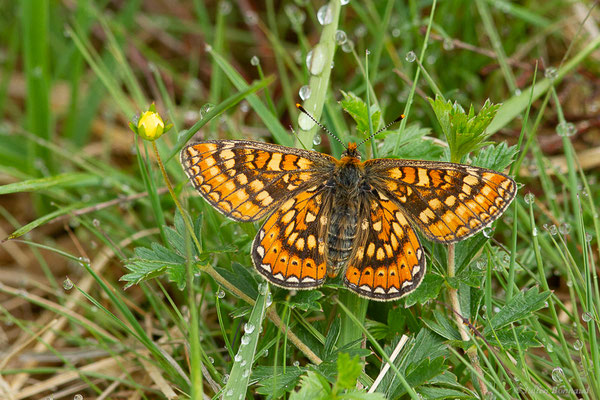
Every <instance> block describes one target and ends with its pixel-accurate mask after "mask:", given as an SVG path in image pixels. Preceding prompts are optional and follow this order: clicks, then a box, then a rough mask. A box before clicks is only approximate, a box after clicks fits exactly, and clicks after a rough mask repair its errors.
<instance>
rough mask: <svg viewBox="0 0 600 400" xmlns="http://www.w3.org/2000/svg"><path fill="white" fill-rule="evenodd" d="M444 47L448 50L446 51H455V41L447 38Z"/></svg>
mask: <svg viewBox="0 0 600 400" xmlns="http://www.w3.org/2000/svg"><path fill="white" fill-rule="evenodd" d="M442 46H443V47H444V50H446V51H450V50H454V40H452V39H450V38H446V39H444V42H443V44H442Z"/></svg>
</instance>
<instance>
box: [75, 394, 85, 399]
mask: <svg viewBox="0 0 600 400" xmlns="http://www.w3.org/2000/svg"><path fill="white" fill-rule="evenodd" d="M73 400H83V396H82V395H80V394H79V393H78V394H76V395H75V396H73Z"/></svg>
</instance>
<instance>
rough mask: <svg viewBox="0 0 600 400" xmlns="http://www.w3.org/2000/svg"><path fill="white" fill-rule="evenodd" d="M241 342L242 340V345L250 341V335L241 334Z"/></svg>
mask: <svg viewBox="0 0 600 400" xmlns="http://www.w3.org/2000/svg"><path fill="white" fill-rule="evenodd" d="M241 342H242V346H245V345H247V344H248V343H250V336H248V335H244V336H242V339H241Z"/></svg>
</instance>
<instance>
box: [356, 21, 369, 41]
mask: <svg viewBox="0 0 600 400" xmlns="http://www.w3.org/2000/svg"><path fill="white" fill-rule="evenodd" d="M366 34H367V27H366V26H364V25H363V24H360V25H359V26H357V27H356V29H355V30H354V36H356V37H357V38H361V37H364V36H365V35H366Z"/></svg>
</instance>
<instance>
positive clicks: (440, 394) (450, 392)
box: [417, 385, 475, 400]
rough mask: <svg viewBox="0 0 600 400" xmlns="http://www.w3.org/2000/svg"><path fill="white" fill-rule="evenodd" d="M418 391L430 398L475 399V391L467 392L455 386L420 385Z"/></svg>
mask: <svg viewBox="0 0 600 400" xmlns="http://www.w3.org/2000/svg"><path fill="white" fill-rule="evenodd" d="M417 393H419V394H420V395H421V396H423V398H424V399H428V400H443V399H473V398H475V393H472V392H471V393H465V392H463V391H461V390H457V389H453V388H445V387H439V386H426V385H423V386H420V387H419V389H417Z"/></svg>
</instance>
